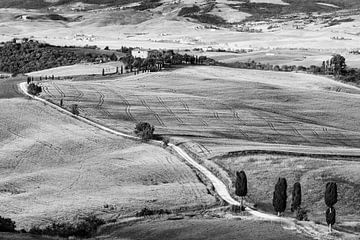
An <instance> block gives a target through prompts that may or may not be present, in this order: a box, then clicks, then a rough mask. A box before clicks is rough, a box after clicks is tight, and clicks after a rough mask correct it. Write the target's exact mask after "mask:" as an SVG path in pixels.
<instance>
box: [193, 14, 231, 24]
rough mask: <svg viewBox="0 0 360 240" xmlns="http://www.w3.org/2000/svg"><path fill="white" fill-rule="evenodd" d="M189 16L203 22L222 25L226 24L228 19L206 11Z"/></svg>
mask: <svg viewBox="0 0 360 240" xmlns="http://www.w3.org/2000/svg"><path fill="white" fill-rule="evenodd" d="M187 17H190V18H193V19H196V20H198V21H199V22H201V23H207V24H213V25H221V24H225V23H226V21H225V20H224V19H223V18H221V17H219V16H215V15H212V14H208V13H204V14H190V15H188V16H187Z"/></svg>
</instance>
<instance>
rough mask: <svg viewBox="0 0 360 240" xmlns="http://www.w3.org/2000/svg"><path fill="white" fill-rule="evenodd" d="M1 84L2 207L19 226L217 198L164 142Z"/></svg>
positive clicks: (129, 213) (200, 203)
mask: <svg viewBox="0 0 360 240" xmlns="http://www.w3.org/2000/svg"><path fill="white" fill-rule="evenodd" d="M9 81H14V80H13V79H11V80H9ZM1 86H2V88H1V94H0V95H1V99H0V109H1V112H2V114H1V116H0V122H1V128H0V136H1V139H0V142H1V144H0V153H1V154H0V165H1V172H0V174H1V176H2V178H1V181H0V199H1V202H2V205H1V207H0V208H1V209H0V211H1V216H6V217H10V218H12V219H13V220H15V221H16V223H17V227H18V228H23V227H25V228H29V227H31V226H34V225H37V224H39V225H45V224H49V223H51V221H72V220H73V218H74V217H76V216H86V215H88V214H95V215H97V216H99V217H100V218H104V219H107V220H109V219H118V218H121V217H123V216H132V215H134V214H135V212H137V211H140V210H141V209H142V208H144V207H148V208H150V209H160V208H162V209H169V210H171V209H179V208H197V207H199V206H204V205H211V204H214V203H215V198H214V197H213V196H212V195H209V193H208V191H207V189H206V187H205V186H204V185H203V183H201V182H200V181H199V180H198V178H197V177H196V175H195V173H194V172H193V171H192V170H191V169H190V168H189V167H188V166H187V165H185V163H183V162H182V161H181V160H179V159H178V158H177V157H175V156H173V155H171V154H170V153H168V152H167V151H165V150H163V149H162V148H159V147H155V146H151V145H148V144H144V143H140V142H134V141H131V140H126V139H123V138H120V137H117V136H114V135H111V134H108V133H106V132H103V131H101V130H99V129H97V128H94V127H91V126H88V125H87V124H84V123H81V122H79V121H77V120H75V119H72V118H71V117H68V116H64V115H61V114H60V113H59V112H58V111H56V110H54V109H52V108H49V107H48V106H44V105H43V104H42V103H39V102H36V101H30V100H28V99H26V98H23V97H19V94H17V93H16V92H14V91H13V92H12V94H9V92H8V91H4V90H3V89H4V88H5V85H4V84H3V82H1ZM3 87H4V88H3ZM169 193H171V194H169ZM106 204H107V205H109V208H104V205H106Z"/></svg>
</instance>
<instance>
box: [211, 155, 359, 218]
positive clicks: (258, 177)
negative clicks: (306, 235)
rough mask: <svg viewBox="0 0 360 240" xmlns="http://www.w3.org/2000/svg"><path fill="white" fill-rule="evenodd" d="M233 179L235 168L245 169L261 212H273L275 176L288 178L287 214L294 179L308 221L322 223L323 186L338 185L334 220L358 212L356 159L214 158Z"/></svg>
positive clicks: (288, 157) (287, 212)
mask: <svg viewBox="0 0 360 240" xmlns="http://www.w3.org/2000/svg"><path fill="white" fill-rule="evenodd" d="M215 162H216V163H217V164H219V165H220V166H222V167H223V168H224V169H225V170H226V171H227V172H228V173H229V174H230V176H231V179H232V180H233V182H234V181H235V171H240V170H242V169H243V170H245V171H246V174H247V176H248V183H249V194H248V197H249V201H250V202H254V203H256V204H257V206H258V207H259V208H260V209H262V210H265V211H268V212H273V211H274V210H273V207H272V194H273V191H274V186H275V183H276V181H277V179H278V178H279V177H284V178H286V179H287V181H288V204H287V211H286V214H287V215H291V212H290V204H291V191H292V186H293V184H294V183H295V182H296V181H299V182H300V183H301V185H302V194H303V198H302V206H303V207H304V208H305V209H307V210H309V211H310V212H309V218H310V219H311V220H315V221H320V222H324V220H325V218H324V211H325V210H326V205H325V202H324V191H325V185H326V183H327V182H329V181H335V182H336V183H337V184H338V191H339V199H338V203H337V204H336V205H335V208H336V210H337V214H338V217H337V222H338V223H340V224H341V222H347V221H350V222H352V221H356V220H358V219H357V216H358V215H359V214H360V207H359V205H358V204H357V203H358V201H359V199H360V195H359V193H360V192H359V187H360V185H359V181H360V178H359V174H358V173H359V171H360V163H359V162H347V161H342V160H336V159H335V160H326V159H314V158H306V157H291V156H278V155H253V156H244V157H233V158H232V157H230V158H226V159H224V158H221V159H215Z"/></svg>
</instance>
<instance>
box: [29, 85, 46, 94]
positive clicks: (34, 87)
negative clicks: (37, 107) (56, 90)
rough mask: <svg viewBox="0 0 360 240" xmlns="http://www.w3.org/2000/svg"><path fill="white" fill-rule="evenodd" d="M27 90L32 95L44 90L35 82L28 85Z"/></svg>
mask: <svg viewBox="0 0 360 240" xmlns="http://www.w3.org/2000/svg"><path fill="white" fill-rule="evenodd" d="M27 92H28V93H29V94H31V95H38V94H39V93H41V92H42V90H41V87H40V86H38V85H36V84H35V83H30V84H29V85H28V87H27Z"/></svg>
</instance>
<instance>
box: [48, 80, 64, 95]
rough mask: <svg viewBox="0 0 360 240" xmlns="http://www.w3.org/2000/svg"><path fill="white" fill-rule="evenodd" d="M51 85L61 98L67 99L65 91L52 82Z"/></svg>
mask: <svg viewBox="0 0 360 240" xmlns="http://www.w3.org/2000/svg"><path fill="white" fill-rule="evenodd" d="M51 84H52V85H53V86H54V88H55V89H56V90H57V91H58V92H59V93H60V96H61V98H65V97H66V95H65V93H64V91H63V90H61V88H60V87H59V86H58V85H57V84H56V83H54V82H51Z"/></svg>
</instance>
